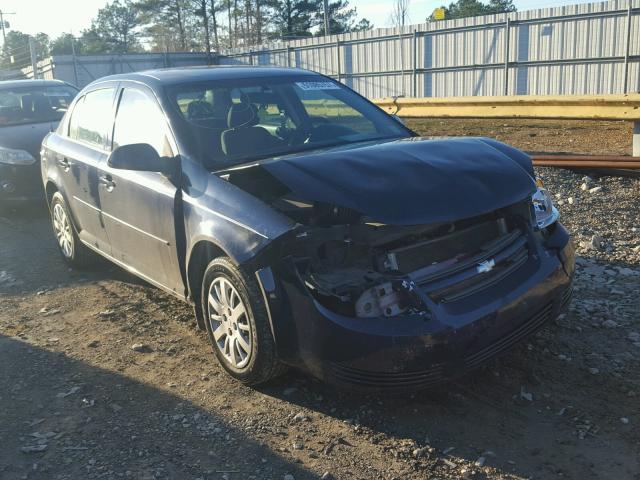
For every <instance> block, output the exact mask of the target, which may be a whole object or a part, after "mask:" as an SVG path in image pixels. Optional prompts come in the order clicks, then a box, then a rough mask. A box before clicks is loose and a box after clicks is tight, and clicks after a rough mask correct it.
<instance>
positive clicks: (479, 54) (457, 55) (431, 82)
mask: <svg viewBox="0 0 640 480" xmlns="http://www.w3.org/2000/svg"><path fill="white" fill-rule="evenodd" d="M390 8H391V7H390ZM219 63H221V64H254V65H280V66H295V67H301V68H306V69H310V70H315V71H318V72H321V73H324V74H326V75H331V76H333V77H335V78H337V79H339V80H340V81H342V82H344V83H345V84H347V85H349V86H351V87H352V88H354V89H356V90H357V91H358V92H360V93H361V94H363V95H364V96H366V97H369V98H379V97H385V96H396V95H404V96H407V97H409V96H416V97H448V96H467V95H579V94H607V93H625V91H626V92H638V91H640V0H614V1H610V2H599V3H587V4H580V5H569V6H564V7H557V8H545V9H540V10H530V11H524V12H516V13H510V14H501V15H489V16H484V17H472V18H466V19H460V20H448V21H442V22H429V23H422V24H417V25H411V26H406V27H404V28H402V29H398V28H386V29H376V30H373V31H370V32H359V33H352V34H345V35H335V36H330V37H316V38H310V39H306V40H297V41H291V42H279V43H277V44H269V45H263V46H260V47H254V48H252V49H251V50H249V51H244V50H242V49H234V50H230V51H227V52H223V55H222V56H221V57H220V59H219Z"/></svg>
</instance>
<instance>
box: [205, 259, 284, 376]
mask: <svg viewBox="0 0 640 480" xmlns="http://www.w3.org/2000/svg"><path fill="white" fill-rule="evenodd" d="M200 298H201V306H202V313H203V316H204V320H205V325H206V328H207V333H208V335H209V340H210V341H211V345H212V347H213V351H214V353H215V355H216V357H217V359H218V361H219V362H220V365H222V367H223V368H224V369H225V370H226V371H227V373H228V374H229V375H231V376H232V377H233V378H235V379H236V380H238V381H240V382H241V383H243V384H245V385H258V384H261V383H264V382H267V381H269V380H271V379H272V378H274V377H276V376H278V375H280V374H282V373H283V372H284V371H285V370H286V367H284V366H283V365H282V364H281V363H280V361H279V360H278V359H277V356H276V352H275V344H274V341H273V336H272V334H271V328H270V326H269V319H268V316H267V310H266V307H265V305H264V301H263V299H262V295H261V293H260V289H259V287H258V284H257V281H256V280H255V279H253V278H252V277H251V276H249V275H245V274H244V273H243V272H242V271H241V270H240V269H239V268H238V267H236V266H235V265H234V264H233V263H232V262H231V261H230V260H229V259H228V258H226V257H219V258H216V259H214V260H212V261H211V262H210V263H209V265H208V266H207V268H206V270H205V273H204V277H203V280H202V291H201V296H200Z"/></svg>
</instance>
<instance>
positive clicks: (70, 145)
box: [49, 87, 116, 254]
mask: <svg viewBox="0 0 640 480" xmlns="http://www.w3.org/2000/svg"><path fill="white" fill-rule="evenodd" d="M115 91H116V89H115V87H108V88H98V89H96V90H92V91H90V92H87V93H86V94H85V95H84V96H83V97H81V98H80V99H78V101H77V102H76V103H75V106H74V108H73V111H72V112H71V117H70V119H69V124H68V130H67V131H66V132H63V135H57V136H55V138H54V139H52V140H51V141H50V142H49V146H50V147H51V148H52V151H53V155H52V157H53V158H52V160H53V161H55V162H56V167H57V168H58V171H59V178H60V179H61V183H62V185H61V187H62V191H63V193H64V195H65V197H66V199H67V202H68V204H69V208H70V209H71V214H72V216H73V218H74V223H75V226H76V228H77V229H78V235H79V237H80V239H81V240H83V241H84V242H85V243H87V244H89V245H90V246H92V247H93V248H96V249H98V250H101V251H103V252H105V253H107V254H109V253H110V251H111V249H110V246H109V241H108V237H107V232H106V230H105V228H104V223H103V221H102V218H101V214H100V197H99V191H98V184H99V178H98V166H99V165H100V164H101V163H103V162H104V161H105V160H106V158H107V155H108V153H107V150H106V146H107V141H108V137H109V131H110V128H111V126H112V125H113V101H114V97H115ZM64 133H66V135H64Z"/></svg>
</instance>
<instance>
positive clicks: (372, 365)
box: [257, 224, 574, 391]
mask: <svg viewBox="0 0 640 480" xmlns="http://www.w3.org/2000/svg"><path fill="white" fill-rule="evenodd" d="M536 245H537V249H536V252H535V254H534V255H531V256H530V258H529V261H528V262H527V263H526V264H524V265H523V266H522V267H520V268H519V269H518V270H517V271H515V272H514V273H512V274H510V275H509V276H508V277H506V278H504V279H502V280H501V281H500V282H497V283H495V284H494V285H492V286H491V288H490V289H487V290H484V291H481V292H478V293H477V294H474V295H471V296H469V297H467V298H465V299H463V300H460V301H456V302H450V303H441V304H437V303H434V302H430V304H429V307H430V311H431V313H432V315H430V316H425V315H418V314H405V315H401V316H398V317H394V318H372V319H360V318H348V317H343V316H340V315H338V314H336V313H334V312H332V311H330V310H328V309H327V308H325V307H324V306H323V305H321V304H320V303H318V302H317V301H316V300H315V299H314V298H313V297H312V296H311V294H310V293H309V292H308V291H307V289H306V287H305V286H304V284H303V281H302V279H301V278H300V277H299V275H297V271H295V267H294V266H293V263H292V262H290V263H287V262H285V263H284V264H280V265H278V266H277V267H274V268H273V269H272V268H266V269H263V270H260V271H258V274H257V276H258V279H259V281H260V283H261V286H262V289H263V293H264V296H265V300H266V301H267V304H268V308H269V313H270V316H271V319H272V330H273V334H274V338H275V342H276V347H277V349H278V353H279V355H280V357H281V358H282V359H283V360H284V361H285V362H287V363H289V364H292V365H296V366H299V367H301V368H303V369H305V370H307V371H309V372H310V373H312V374H313V375H314V376H316V377H318V378H320V379H322V380H325V381H328V382H330V383H334V384H337V385H339V386H343V387H348V388H356V389H358V390H375V391H380V390H383V391H394V390H400V391H404V390H415V389H421V388H425V387H428V386H430V385H432V384H434V383H437V382H440V381H443V380H446V379H450V378H454V377H456V376H458V375H460V374H462V373H464V372H466V371H468V370H469V369H472V368H474V367H477V366H478V365H480V364H482V363H483V362H484V361H486V360H488V359H489V358H491V357H493V356H495V355H497V354H499V353H500V352H502V351H504V350H506V349H508V348H509V347H511V346H512V345H514V344H515V343H517V342H519V341H520V340H522V339H523V338H525V337H527V336H528V335H530V334H532V333H533V332H535V331H536V330H537V329H539V328H540V327H542V326H543V325H544V324H545V323H546V322H547V321H548V320H550V319H553V318H555V317H556V316H557V315H558V314H559V313H560V312H561V311H562V310H563V309H564V308H566V306H567V304H568V303H569V300H570V296H571V282H572V277H573V270H574V253H573V247H572V246H571V243H570V241H569V235H568V233H567V232H566V230H565V229H564V227H562V225H560V224H556V225H554V226H553V230H552V232H551V233H550V235H549V236H548V237H547V238H546V239H544V240H542V238H541V237H540V239H539V241H537V244H536Z"/></svg>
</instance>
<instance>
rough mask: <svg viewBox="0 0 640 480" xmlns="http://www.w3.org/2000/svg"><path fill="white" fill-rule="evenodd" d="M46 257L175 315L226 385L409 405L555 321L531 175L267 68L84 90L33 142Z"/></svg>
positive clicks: (562, 252) (568, 257)
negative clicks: (55, 252) (287, 369)
mask: <svg viewBox="0 0 640 480" xmlns="http://www.w3.org/2000/svg"><path fill="white" fill-rule="evenodd" d="M42 178H43V181H44V184H45V188H46V192H47V198H48V202H49V206H50V210H51V216H52V223H53V229H54V232H55V235H56V239H57V241H58V245H59V247H60V252H61V254H62V256H63V258H64V259H65V261H66V262H68V263H69V264H70V265H72V266H82V265H86V264H87V262H89V261H91V258H92V255H93V254H94V253H98V254H100V255H102V256H103V257H105V258H107V259H109V260H111V261H112V262H114V263H116V264H117V265H120V266H122V267H124V268H126V269H128V270H129V271H131V272H132V273H134V274H136V275H138V276H139V277H141V278H143V279H145V280H147V281H148V282H150V283H152V284H154V285H156V286H158V287H159V288H162V289H163V290H165V291H167V292H169V293H171V294H173V295H175V296H177V297H178V298H180V299H182V300H186V301H188V302H190V303H191V304H192V305H193V306H194V309H195V313H196V318H197V321H198V324H199V325H200V327H201V328H206V330H207V332H208V334H209V338H210V341H211V344H212V347H213V350H214V352H215V355H216V357H217V358H218V360H219V361H220V363H221V365H222V366H223V367H224V368H225V369H226V371H227V372H228V373H229V374H230V375H231V376H232V377H234V378H236V379H238V380H240V381H241V382H244V383H245V384H258V383H261V382H264V381H266V380H268V379H270V378H272V377H273V376H275V375H276V374H278V373H279V372H281V371H282V367H283V366H285V365H288V366H293V367H297V368H301V369H304V370H306V371H308V372H310V373H312V374H313V375H315V376H317V377H319V378H321V379H323V380H326V381H330V382H333V383H335V384H337V385H340V386H344V387H348V388H355V389H359V390H384V391H390V390H405V389H407V390H410V389H418V388H425V387H427V386H429V385H432V384H434V383H436V382H439V381H441V380H445V379H447V378H452V377H455V376H457V375H459V374H461V373H462V372H464V371H466V370H469V369H471V368H474V367H476V366H478V365H480V364H482V363H483V362H485V361H486V360H487V359H489V358H491V357H493V356H494V355H497V354H498V353H500V352H502V351H504V350H505V349H507V348H509V347H510V346H511V345H513V344H514V343H517V342H518V341H520V340H522V339H523V338H525V337H526V336H528V335H530V334H531V333H533V332H534V331H536V330H537V329H538V328H540V327H541V326H542V325H544V324H545V323H546V322H548V321H549V320H551V319H553V318H555V317H556V316H557V315H558V314H559V313H560V312H561V311H563V309H565V308H566V307H567V304H568V302H569V299H570V297H571V282H572V276H573V268H574V254H573V248H572V246H571V243H570V239H569V234H568V232H567V230H566V229H565V228H564V227H563V226H562V225H561V224H560V223H559V222H558V215H559V214H558V211H557V210H556V209H555V207H554V206H553V201H552V197H551V194H550V193H549V192H547V191H546V190H545V189H544V187H543V185H542V184H541V183H539V182H538V183H536V178H535V172H534V170H533V166H532V164H531V159H530V158H529V157H528V156H527V155H526V154H525V153H523V152H520V151H519V150H517V149H515V148H513V147H510V146H508V145H505V144H503V143H500V142H497V141H495V140H491V139H486V138H459V139H445V140H428V139H423V138H419V137H418V136H417V134H415V133H414V132H412V131H411V130H409V129H408V128H407V127H405V126H404V125H402V124H401V123H400V122H398V121H397V120H396V119H394V118H393V117H391V116H389V115H387V114H386V113H385V112H384V111H382V110H381V109H379V108H378V107H376V106H375V105H373V104H372V103H371V102H369V101H368V100H366V99H365V98H363V97H361V96H360V95H358V94H357V93H356V92H354V91H352V90H350V89H349V88H348V87H346V86H344V85H342V84H340V83H338V82H336V81H335V80H333V79H331V78H328V77H325V76H322V75H319V74H316V73H313V72H309V71H303V70H297V69H284V68H266V67H265V68H258V67H216V68H184V69H175V70H154V71H147V72H140V73H130V74H124V75H117V76H111V77H106V78H103V79H100V80H98V81H96V82H94V83H92V84H90V85H88V86H87V87H86V88H85V89H84V90H83V91H82V92H81V93H80V94H79V95H78V97H77V99H76V100H75V101H74V102H73V104H72V105H71V107H70V109H69V113H68V114H67V115H66V116H65V118H64V119H63V120H62V122H60V126H59V127H58V129H57V130H56V131H55V132H53V133H51V134H50V135H48V136H47V137H46V139H45V140H44V142H43V153H42Z"/></svg>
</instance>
